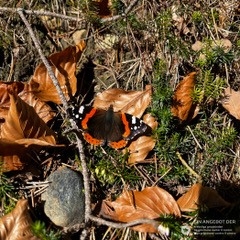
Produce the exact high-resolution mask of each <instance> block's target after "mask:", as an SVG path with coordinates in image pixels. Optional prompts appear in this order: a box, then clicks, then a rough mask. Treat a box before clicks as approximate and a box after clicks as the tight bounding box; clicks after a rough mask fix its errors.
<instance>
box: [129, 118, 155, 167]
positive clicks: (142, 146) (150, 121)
mask: <svg viewBox="0 0 240 240" xmlns="http://www.w3.org/2000/svg"><path fill="white" fill-rule="evenodd" d="M143 121H144V122H145V123H146V124H147V125H148V126H150V127H151V128H152V129H156V128H157V125H158V122H157V121H156V119H155V118H154V117H153V116H151V114H146V115H144V117H143ZM155 143H156V139H154V138H153V137H152V136H140V137H139V138H138V139H137V140H136V141H133V142H132V143H131V144H130V146H129V147H128V150H129V151H130V156H129V158H128V164H135V163H138V162H142V161H144V159H145V158H146V157H147V155H148V153H149V152H150V151H151V150H152V149H153V148H154V146H155Z"/></svg>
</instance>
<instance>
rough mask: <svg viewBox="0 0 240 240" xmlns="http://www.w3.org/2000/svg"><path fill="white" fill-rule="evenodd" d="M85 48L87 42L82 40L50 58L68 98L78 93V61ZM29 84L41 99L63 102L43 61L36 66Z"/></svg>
mask: <svg viewBox="0 0 240 240" xmlns="http://www.w3.org/2000/svg"><path fill="white" fill-rule="evenodd" d="M84 48H85V42H84V41H80V43H79V44H78V45H76V46H74V47H72V46H71V47H68V48H66V49H65V50H63V51H61V52H58V53H54V54H52V55H51V56H50V57H49V58H48V60H49V62H50V63H51V65H52V69H53V72H54V74H55V76H56V77H57V79H58V81H59V84H60V86H61V89H62V91H63V93H64V94H65V96H66V98H67V100H69V98H70V97H71V96H73V95H74V94H75V93H76V88H77V79H76V76H75V71H76V63H77V61H78V60H79V58H80V56H81V53H82V51H83V49H84ZM29 85H30V86H31V90H32V92H33V93H34V95H36V96H37V97H38V98H40V100H42V101H51V102H55V103H57V104H61V99H60V98H59V94H58V92H57V91H56V87H55V86H54V85H53V82H52V80H51V78H50V77H49V75H48V72H47V69H46V67H45V66H44V64H43V63H41V64H40V65H39V66H38V67H37V68H36V70H35V72H34V75H33V77H32V79H31V80H30V82H29Z"/></svg>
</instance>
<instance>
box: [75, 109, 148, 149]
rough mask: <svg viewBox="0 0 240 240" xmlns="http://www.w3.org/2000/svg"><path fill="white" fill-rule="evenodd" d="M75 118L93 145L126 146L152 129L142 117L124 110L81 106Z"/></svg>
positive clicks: (87, 139)
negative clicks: (116, 110) (117, 110)
mask: <svg viewBox="0 0 240 240" xmlns="http://www.w3.org/2000/svg"><path fill="white" fill-rule="evenodd" d="M73 115H74V118H75V121H76V122H77V124H78V126H79V127H80V128H81V129H82V130H83V136H84V138H85V140H86V141H87V142H88V143H90V144H92V145H108V146H110V147H112V148H115V149H120V148H124V147H125V146H126V145H127V144H128V142H129V141H131V140H133V139H135V138H136V137H138V136H139V135H143V134H144V133H146V132H147V130H149V129H151V128H150V127H149V126H148V125H147V124H145V123H144V122H143V121H142V120H141V119H139V118H137V117H135V116H133V115H130V114H127V113H122V112H114V111H113V106H112V105H111V106H110V107H109V108H108V110H103V109H97V108H94V107H87V106H81V107H80V108H79V109H78V111H76V109H75V110H74V113H73Z"/></svg>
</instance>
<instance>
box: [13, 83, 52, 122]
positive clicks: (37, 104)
mask: <svg viewBox="0 0 240 240" xmlns="http://www.w3.org/2000/svg"><path fill="white" fill-rule="evenodd" d="M29 88H30V86H29V84H25V86H24V90H23V91H22V92H21V93H19V94H18V96H19V97H20V98H21V99H22V100H23V101H25V102H26V103H27V104H29V105H30V106H32V107H33V108H34V110H35V112H36V113H37V114H38V116H39V117H40V118H41V119H42V120H43V121H44V122H45V123H47V122H48V121H50V120H51V119H53V117H54V116H55V113H54V112H53V111H52V109H51V107H50V106H49V105H48V104H46V102H43V101H41V100H40V99H39V98H37V97H36V96H35V95H34V94H33V93H32V92H31V90H30V89H29Z"/></svg>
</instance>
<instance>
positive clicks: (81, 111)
mask: <svg viewBox="0 0 240 240" xmlns="http://www.w3.org/2000/svg"><path fill="white" fill-rule="evenodd" d="M83 111H84V106H81V107H80V108H79V110H78V112H79V113H80V114H83Z"/></svg>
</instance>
